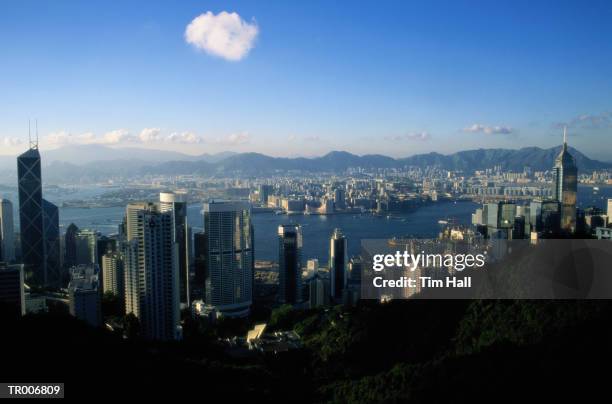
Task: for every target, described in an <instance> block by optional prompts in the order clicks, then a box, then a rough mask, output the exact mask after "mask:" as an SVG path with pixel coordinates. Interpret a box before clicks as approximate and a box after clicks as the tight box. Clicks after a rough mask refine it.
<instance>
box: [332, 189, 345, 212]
mask: <svg viewBox="0 0 612 404" xmlns="http://www.w3.org/2000/svg"><path fill="white" fill-rule="evenodd" d="M334 208H335V209H340V210H342V209H345V208H346V198H345V192H344V189H341V188H336V189H335V191H334Z"/></svg>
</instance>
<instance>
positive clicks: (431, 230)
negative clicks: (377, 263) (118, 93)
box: [6, 186, 612, 263]
mask: <svg viewBox="0 0 612 404" xmlns="http://www.w3.org/2000/svg"><path fill="white" fill-rule="evenodd" d="M6 196H8V197H9V198H10V199H13V198H11V196H9V195H6ZM45 196H47V195H45ZM48 197H49V199H50V200H51V201H52V202H59V201H56V200H54V199H52V195H49V196H48ZM608 198H612V186H601V187H600V191H599V192H598V193H594V192H593V189H592V187H588V186H579V187H578V206H580V207H582V208H584V207H587V206H597V207H599V208H601V209H604V210H605V209H606V205H607V199H608ZM13 201H14V206H15V208H17V199H16V195H15V198H14V199H13ZM477 207H478V205H476V204H474V203H472V202H459V203H457V204H454V203H450V202H440V203H436V204H431V205H428V206H424V207H421V208H419V209H417V210H415V211H414V212H411V213H406V214H401V215H396V214H394V215H392V217H391V218H390V219H387V218H386V217H374V216H370V215H331V216H314V215H313V216H303V215H297V216H285V215H274V214H271V213H261V214H255V215H253V226H254V229H255V256H256V258H257V259H266V260H277V249H278V244H277V238H276V234H277V228H278V225H280V224H286V223H298V224H300V225H302V232H303V236H304V259H308V258H319V260H320V261H321V262H322V263H325V262H326V261H327V259H328V249H329V237H330V235H331V233H332V232H333V230H334V228H336V227H338V228H340V229H342V231H343V232H344V234H345V235H346V236H347V239H348V249H349V254H351V255H354V254H357V253H358V252H359V244H360V240H361V239H365V238H389V237H394V236H397V237H401V236H416V237H436V236H437V234H438V232H439V230H440V226H439V225H438V220H440V219H446V218H454V219H456V220H457V222H458V223H461V224H468V223H469V222H470V220H471V214H472V213H473V212H474V210H475V209H476V208H477ZM15 210H17V209H15ZM124 212H125V209H124V208H122V207H111V208H93V209H86V208H60V226H62V230H61V231H62V232H63V229H64V228H65V227H66V226H68V225H69V224H70V223H75V224H76V225H77V226H78V227H79V228H92V229H96V230H98V231H100V232H101V233H103V234H110V233H116V232H117V225H118V224H119V223H120V222H121V220H122V218H123V215H124ZM188 220H189V223H190V225H191V226H193V227H194V230H195V231H198V230H200V229H201V227H202V215H201V205H192V206H190V207H189V209H188ZM18 221H19V216H18V214H17V211H16V212H15V222H16V223H15V224H16V226H18V225H19V224H18Z"/></svg>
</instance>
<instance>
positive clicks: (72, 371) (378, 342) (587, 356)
mask: <svg viewBox="0 0 612 404" xmlns="http://www.w3.org/2000/svg"><path fill="white" fill-rule="evenodd" d="M611 315H612V304H611V303H609V302H607V301H592V302H590V301H554V302H553V301H394V302H391V303H388V304H384V305H380V304H370V303H367V304H362V305H360V306H359V307H357V308H353V309H342V308H340V307H335V308H331V309H326V310H314V311H295V310H292V309H291V308H289V307H281V308H280V309H277V310H276V311H275V312H273V314H272V318H271V321H270V324H269V326H270V328H272V329H294V330H296V331H297V332H298V333H299V334H300V335H301V336H302V338H303V340H304V343H305V348H304V349H303V350H301V351H297V352H296V351H293V352H289V353H285V354H281V355H278V356H274V357H260V358H252V359H244V358H243V359H237V358H232V357H229V356H227V355H226V354H225V353H224V352H223V351H222V350H220V349H219V348H218V347H216V346H215V345H214V344H213V343H212V342H211V340H210V339H206V338H204V337H196V336H193V335H191V336H190V335H187V336H186V340H185V341H183V342H179V343H164V344H161V343H160V344H153V343H145V342H142V341H137V340H136V341H131V340H123V339H121V338H118V337H116V336H115V335H112V334H110V333H109V332H106V331H102V330H93V329H90V328H88V327H86V326H85V325H83V324H81V323H79V322H78V321H75V320H73V319H71V318H68V317H64V316H60V315H42V316H28V317H26V318H23V319H21V320H19V321H16V322H11V321H8V320H6V319H5V321H3V328H2V333H0V343H1V346H2V347H3V350H2V366H1V367H0V369H1V371H0V372H1V374H0V377H1V378H2V380H3V381H22V382H23V381H34V380H35V381H55V382H65V383H66V395H67V396H70V397H71V398H77V397H79V398H80V397H83V398H89V397H92V396H95V397H98V398H101V399H105V398H113V399H116V397H118V396H122V397H126V396H134V397H136V396H138V397H139V398H141V399H142V398H144V399H147V398H152V397H156V398H160V397H163V396H166V397H171V398H173V399H174V400H179V399H181V398H186V397H202V398H204V397H209V398H212V397H219V396H222V397H224V398H225V400H228V401H230V402H231V401H234V400H235V399H241V400H249V401H252V402H335V403H347V402H356V403H372V402H408V401H409V402H417V403H422V402H426V403H429V402H484V401H487V402H525V401H534V400H542V399H545V400H546V402H551V401H553V400H558V399H569V398H579V399H580V402H584V401H586V400H588V397H590V396H592V395H593V394H597V393H604V394H607V393H608V391H607V390H608V382H607V380H606V378H607V372H606V371H605V369H606V368H607V365H608V364H609V363H610V360H611V359H612V348H611V347H610V343H609V341H610V338H611V337H612V324H611V323H610V321H609V318H610V316H611ZM527 398H529V400H527Z"/></svg>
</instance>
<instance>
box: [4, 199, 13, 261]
mask: <svg viewBox="0 0 612 404" xmlns="http://www.w3.org/2000/svg"><path fill="white" fill-rule="evenodd" d="M14 260H15V229H14V228H13V204H12V203H11V201H9V200H8V199H0V261H4V262H13V261H14Z"/></svg>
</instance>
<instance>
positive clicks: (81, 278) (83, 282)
mask: <svg viewBox="0 0 612 404" xmlns="http://www.w3.org/2000/svg"><path fill="white" fill-rule="evenodd" d="M68 299H69V311H70V315H72V316H74V317H76V318H78V319H79V320H82V321H85V322H87V323H88V324H89V325H91V326H92V327H99V326H100V325H101V324H102V315H101V310H100V300H101V299H100V291H99V289H98V274H97V272H96V269H95V267H94V266H93V265H79V266H76V267H72V268H71V269H70V283H69V284H68Z"/></svg>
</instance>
